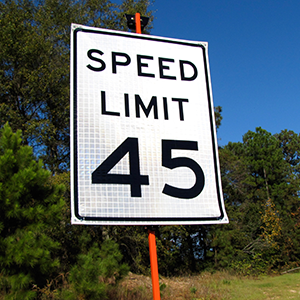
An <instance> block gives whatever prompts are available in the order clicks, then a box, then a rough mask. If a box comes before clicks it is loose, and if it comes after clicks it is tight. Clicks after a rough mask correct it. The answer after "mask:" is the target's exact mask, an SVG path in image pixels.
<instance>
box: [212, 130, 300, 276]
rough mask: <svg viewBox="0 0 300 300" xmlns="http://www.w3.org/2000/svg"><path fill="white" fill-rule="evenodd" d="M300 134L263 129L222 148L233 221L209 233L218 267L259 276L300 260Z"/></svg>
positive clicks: (224, 173) (227, 199)
mask: <svg viewBox="0 0 300 300" xmlns="http://www.w3.org/2000/svg"><path fill="white" fill-rule="evenodd" d="M299 145H300V138H299V135H297V134H295V133H293V132H291V131H286V130H285V131H282V132H281V133H280V134H276V135H274V136H273V135H272V134H271V133H269V132H267V131H266V130H263V129H262V128H257V129H256V131H255V132H252V131H249V132H247V133H246V134H245V135H244V136H243V142H242V143H229V144H228V145H226V146H225V147H224V148H222V149H220V151H219V155H220V162H221V175H222V184H223V191H224V200H225V206H226V210H227V213H228V215H229V219H230V223H229V224H228V225H224V226H220V227H218V228H217V227H213V228H212V230H210V232H209V238H210V239H211V246H212V251H210V252H209V253H208V258H209V257H210V260H211V264H213V265H214V267H217V268H219V267H222V268H228V267H232V268H233V269H234V270H236V271H238V272H240V273H242V272H243V273H247V274H250V273H252V274H259V273H264V272H268V271H269V270H271V269H272V268H281V267H282V268H283V267H284V266H285V265H293V262H296V261H299V258H300V252H299V243H298V239H297V238H296V235H297V233H299V228H298V227H297V226H296V224H297V222H298V220H299V218H298V213H297V212H298V210H299V206H300V205H299V204H300V203H299V191H300V184H299V162H300V160H299Z"/></svg>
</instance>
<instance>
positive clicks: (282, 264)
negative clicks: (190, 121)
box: [0, 0, 300, 299]
mask: <svg viewBox="0 0 300 300" xmlns="http://www.w3.org/2000/svg"><path fill="white" fill-rule="evenodd" d="M150 4H151V3H149V2H148V1H146V0H125V1H123V2H122V3H121V4H120V5H117V4H114V3H111V2H110V1H106V0H102V1H99V0H97V1H94V0H90V1H66V0H64V1H57V0H40V1H26V0H23V1H21V0H16V1H0V25H1V31H0V64H1V65H0V126H1V131H0V202H1V211H0V214H1V219H0V233H1V236H0V298H1V297H2V298H5V299H101V298H105V297H111V298H113V296H112V295H113V294H114V288H115V287H116V284H117V283H118V281H119V279H120V278H122V276H123V275H124V274H126V272H127V271H128V270H131V271H132V272H135V273H143V274H149V272H150V269H149V252H148V238H147V232H146V230H145V228H144V227H142V226H71V225H70V186H69V172H68V170H69V101H70V100H69V36H70V34H69V32H70V24H71V23H79V24H85V25H91V26H97V27H104V28H113V29H117V30H127V26H126V21H125V19H124V17H123V15H124V13H125V12H126V13H130V14H134V13H135V12H136V11H139V12H140V13H142V15H148V16H149V17H150V19H151V20H152V19H153V13H152V11H150V10H149V8H151V7H150ZM150 29H151V26H150V27H148V31H149V30H150ZM215 113H216V118H217V122H216V123H217V126H220V124H221V119H222V116H221V108H220V107H217V108H216V109H215ZM20 130H21V131H20ZM21 132H22V135H21ZM299 145H300V135H299V134H297V133H294V132H292V131H288V130H283V131H281V132H280V133H278V134H275V135H272V134H271V133H269V132H267V131H266V130H264V129H262V128H257V129H256V131H255V132H252V131H249V132H247V133H246V134H245V135H244V136H243V142H239V143H229V144H228V145H226V146H224V147H222V148H220V149H219V157H220V165H221V175H222V185H223V193H224V200H225V205H226V210H227V213H228V216H229V219H230V223H229V224H227V225H209V226H161V227H158V228H157V232H156V237H157V251H158V264H159V272H160V273H161V274H162V275H167V276H174V275H178V274H187V273H193V272H200V271H202V270H211V271H213V270H220V269H228V270H233V271H235V272H239V273H241V274H260V273H267V272H273V271H274V272H276V271H278V270H284V269H288V268H293V267H297V266H299V263H300V238H299V237H300V203H299V193H300V176H299V174H300V153H299V151H300V146H299Z"/></svg>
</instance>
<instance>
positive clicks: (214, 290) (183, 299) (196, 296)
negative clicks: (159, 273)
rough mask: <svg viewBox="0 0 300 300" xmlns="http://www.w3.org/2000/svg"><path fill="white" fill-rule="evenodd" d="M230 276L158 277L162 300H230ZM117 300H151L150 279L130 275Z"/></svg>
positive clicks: (206, 274) (123, 282)
mask: <svg viewBox="0 0 300 300" xmlns="http://www.w3.org/2000/svg"><path fill="white" fill-rule="evenodd" d="M230 278H231V277H230V275H228V274H225V273H216V274H214V275H211V274H210V273H202V274H201V275H197V276H186V277H184V276H183V277H174V278H166V277H160V280H159V282H160V290H161V299H162V300H187V299H188V300H200V299H201V300H204V299H205V300H208V299H211V300H220V299H230V298H228V297H227V296H226V295H229V289H228V284H230ZM120 285H121V288H120V289H119V295H115V297H116V299H118V300H125V299H126V300H152V299H153V298H152V283H151V277H148V276H144V275H136V274H132V273H130V274H129V275H128V276H127V277H126V278H125V279H124V280H123V281H122V282H121V284H120Z"/></svg>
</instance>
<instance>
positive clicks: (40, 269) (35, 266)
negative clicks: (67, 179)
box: [0, 124, 64, 299]
mask: <svg viewBox="0 0 300 300" xmlns="http://www.w3.org/2000/svg"><path fill="white" fill-rule="evenodd" d="M0 136H1V137H0V203H1V212H0V214H1V238H0V267H1V273H2V282H1V289H2V291H3V292H4V293H5V294H6V298H7V299H10V298H12V299H33V298H34V297H35V293H34V292H33V291H31V290H30V289H31V288H32V287H33V286H34V285H37V286H39V285H43V284H44V283H45V278H46V277H47V276H49V274H51V273H52V272H55V270H56V269H57V268H58V266H59V261H58V259H57V258H55V257H54V255H53V253H54V252H55V251H56V250H57V249H58V247H59V244H58V243H57V242H56V241H54V240H53V239H52V238H51V237H50V236H49V234H48V233H49V227H51V226H53V225H54V224H55V223H56V222H59V220H60V211H61V209H62V206H63V201H62V194H63V191H64V190H63V186H61V185H53V184H51V183H50V176H51V175H50V172H49V171H47V170H46V169H45V168H44V167H43V165H42V163H41V161H39V162H37V161H36V160H35V159H34V156H33V154H32V149H31V147H29V146H22V145H21V140H22V139H21V132H20V131H18V132H17V133H13V132H12V130H11V128H10V127H9V126H8V125H7V124H6V125H4V127H3V128H2V129H1V131H0Z"/></svg>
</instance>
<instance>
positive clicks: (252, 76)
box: [151, 0, 300, 146]
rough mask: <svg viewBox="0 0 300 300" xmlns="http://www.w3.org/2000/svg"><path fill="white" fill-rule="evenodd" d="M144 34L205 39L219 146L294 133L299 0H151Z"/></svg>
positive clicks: (298, 128)
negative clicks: (261, 134)
mask: <svg viewBox="0 0 300 300" xmlns="http://www.w3.org/2000/svg"><path fill="white" fill-rule="evenodd" d="M151 9H152V10H154V16H155V20H154V24H153V25H154V28H153V30H152V31H151V34H152V35H157V36H164V37H171V38H180V39H187V40H194V41H207V42H208V44H209V61H210V71H211V78H212V89H213V98H214V105H215V106H218V105H220V106H222V108H223V113H222V116H223V121H222V125H221V127H220V129H219V130H218V139H219V145H221V146H224V145H226V144H227V143H228V142H229V141H231V142H238V141H242V136H243V135H244V134H245V133H246V132H247V131H248V130H252V131H255V128H256V127H262V128H263V129H266V130H267V131H269V132H271V133H272V134H274V133H278V132H280V131H281V130H283V129H289V130H293V131H294V132H296V133H299V132H300V122H299V104H300V1H299V0H281V1H279V0H222V1H221V0H185V1H182V0H172V1H167V0H156V1H155V2H154V5H153V6H151Z"/></svg>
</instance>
